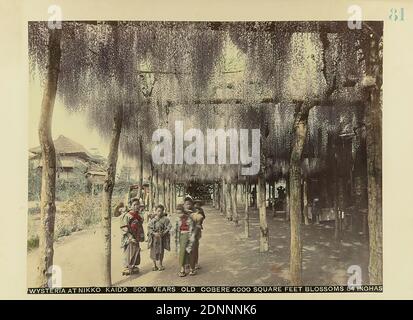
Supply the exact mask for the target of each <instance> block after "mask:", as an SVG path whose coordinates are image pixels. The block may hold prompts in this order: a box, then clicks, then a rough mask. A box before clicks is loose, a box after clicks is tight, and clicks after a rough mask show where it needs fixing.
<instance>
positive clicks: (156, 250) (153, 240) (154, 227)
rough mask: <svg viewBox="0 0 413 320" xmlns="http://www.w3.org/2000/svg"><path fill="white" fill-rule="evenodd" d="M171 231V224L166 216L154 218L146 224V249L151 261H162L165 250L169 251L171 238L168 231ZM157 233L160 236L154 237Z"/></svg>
mask: <svg viewBox="0 0 413 320" xmlns="http://www.w3.org/2000/svg"><path fill="white" fill-rule="evenodd" d="M171 229H172V225H171V222H170V221H169V219H168V218H167V217H166V215H163V216H161V217H160V218H159V219H158V218H156V217H154V218H152V219H151V220H150V221H149V224H148V249H150V257H151V259H152V260H154V261H157V260H163V256H164V252H165V250H168V251H169V250H171V237H170V234H169V231H170V230H171ZM155 233H159V234H160V236H158V237H157V236H155Z"/></svg>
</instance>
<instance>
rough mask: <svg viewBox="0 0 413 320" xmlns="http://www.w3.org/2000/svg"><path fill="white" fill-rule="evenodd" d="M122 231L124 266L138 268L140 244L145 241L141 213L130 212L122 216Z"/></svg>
mask: <svg viewBox="0 0 413 320" xmlns="http://www.w3.org/2000/svg"><path fill="white" fill-rule="evenodd" d="M120 228H121V231H122V239H121V248H122V249H123V266H124V267H125V268H129V269H133V268H136V267H137V266H138V265H139V264H140V261H141V256H140V251H141V249H140V246H139V242H142V241H144V240H145V234H144V231H143V219H142V217H141V215H140V214H139V212H134V211H129V212H125V213H123V214H122V215H121V216H120Z"/></svg>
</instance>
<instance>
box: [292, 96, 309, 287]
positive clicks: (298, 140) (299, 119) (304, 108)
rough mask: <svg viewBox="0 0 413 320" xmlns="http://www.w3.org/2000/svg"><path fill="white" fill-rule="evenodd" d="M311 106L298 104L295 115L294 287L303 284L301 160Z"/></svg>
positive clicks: (293, 190)
mask: <svg viewBox="0 0 413 320" xmlns="http://www.w3.org/2000/svg"><path fill="white" fill-rule="evenodd" d="M310 108H311V106H310V105H309V104H307V103H298V104H297V106H296V110H295V114H294V140H293V145H292V150H291V158H290V177H289V179H290V185H289V187H290V188H289V189H290V190H289V194H290V208H289V209H290V225H291V248H290V276H291V284H292V285H300V284H301V275H302V274H301V273H302V256H301V231H300V229H301V160H302V154H303V149H304V142H305V137H306V134H307V127H308V113H309V111H310Z"/></svg>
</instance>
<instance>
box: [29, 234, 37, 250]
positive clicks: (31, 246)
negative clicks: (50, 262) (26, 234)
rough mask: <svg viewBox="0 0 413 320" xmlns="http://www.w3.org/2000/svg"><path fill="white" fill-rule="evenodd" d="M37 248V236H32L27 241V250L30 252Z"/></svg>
mask: <svg viewBox="0 0 413 320" xmlns="http://www.w3.org/2000/svg"><path fill="white" fill-rule="evenodd" d="M38 247H39V236H38V235H36V236H32V237H30V238H29V239H27V250H28V251H30V250H32V249H34V248H38Z"/></svg>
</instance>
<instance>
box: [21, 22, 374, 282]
mask: <svg viewBox="0 0 413 320" xmlns="http://www.w3.org/2000/svg"><path fill="white" fill-rule="evenodd" d="M381 43H382V25H381V24H379V23H374V22H372V23H369V22H365V23H363V28H362V29H361V30H350V29H348V28H347V25H346V23H344V22H343V23H342V22H242V23H241V22H240V23H238V22H234V23H231V22H225V23H219V22H104V21H102V22H96V21H85V22H64V23H63V25H62V29H61V30H48V29H47V24H46V23H43V22H39V23H38V22H33V23H30V26H29V49H30V58H31V61H32V66H33V68H32V69H33V71H34V70H35V67H38V69H39V72H40V74H41V75H42V76H43V78H44V79H45V84H46V85H45V92H44V99H43V102H42V117H41V122H40V126H39V137H40V142H41V146H42V155H43V168H45V169H46V168H47V169H46V170H43V177H42V197H41V202H42V205H41V217H42V230H41V236H40V249H41V250H42V263H41V264H40V268H39V285H46V283H47V276H46V272H47V270H48V268H49V266H50V265H52V264H53V230H54V215H55V207H54V192H55V191H54V185H55V175H54V172H55V167H56V164H55V154H54V151H53V150H54V149H53V142H52V139H51V129H50V128H51V121H52V111H53V103H54V96H55V95H56V94H57V95H58V96H60V97H61V99H62V101H63V103H64V105H65V106H66V107H67V108H68V109H69V110H72V111H75V112H84V113H85V115H87V117H88V119H89V120H90V124H91V126H93V127H94V128H96V129H97V130H98V131H99V132H100V133H101V135H102V136H104V137H105V138H107V139H108V141H110V153H109V157H108V166H107V176H106V181H105V186H104V193H103V200H102V201H103V204H104V205H103V212H102V217H103V218H104V219H103V223H104V229H105V242H104V244H102V245H104V246H105V253H106V259H105V260H106V264H105V284H106V285H108V286H110V285H111V275H110V269H111V256H110V247H111V244H110V241H111V240H110V239H111V229H110V228H111V212H110V211H111V209H110V208H111V196H112V191H113V186H114V184H115V173H116V163H117V156H118V150H119V151H120V152H123V153H124V154H127V155H128V156H131V157H135V158H136V159H139V160H140V163H141V166H142V169H141V172H142V173H141V175H140V176H141V177H142V176H143V171H144V169H145V172H150V176H151V181H152V183H151V197H152V199H151V200H150V201H151V203H153V201H155V199H156V202H163V203H164V204H166V205H168V206H169V207H170V208H173V206H174V199H176V198H175V196H174V192H175V188H174V187H173V186H174V185H175V184H176V183H178V182H186V181H189V180H191V179H194V177H196V179H197V180H199V181H201V182H202V181H204V182H212V183H214V186H215V191H214V194H216V197H214V199H215V198H218V199H219V203H217V205H219V207H220V208H221V209H223V208H225V210H226V212H225V214H226V216H227V218H228V219H230V220H232V221H234V222H235V223H236V224H237V223H238V221H240V219H239V212H238V210H237V201H238V200H239V199H237V194H238V193H239V192H238V191H237V190H239V189H241V186H242V191H243V192H244V194H245V197H246V194H247V193H248V189H249V186H250V185H251V184H257V185H258V206H259V212H260V213H259V216H260V251H263V252H265V251H267V250H268V239H269V232H270V230H268V225H267V222H266V216H267V212H266V204H265V202H266V183H267V182H268V183H269V184H270V185H271V184H272V183H273V182H274V181H278V180H280V179H284V180H286V181H288V184H287V190H288V196H289V210H287V218H288V219H289V220H290V226H291V258H290V274H291V282H292V283H293V284H300V283H301V273H302V271H301V269H302V267H301V264H302V263H301V260H302V258H301V251H302V249H301V246H302V244H301V237H300V234H301V231H300V224H301V220H302V215H303V212H304V216H303V217H304V219H303V220H304V222H305V221H306V213H305V212H306V208H305V207H304V208H302V197H303V196H302V194H303V190H302V186H304V191H305V192H304V193H307V189H308V188H311V183H309V178H311V177H315V176H317V177H327V178H328V179H327V180H326V183H327V184H329V185H330V186H331V187H332V188H331V189H332V190H333V191H332V194H333V196H332V197H330V198H332V199H333V202H334V203H333V206H334V208H335V211H336V218H337V217H338V212H339V210H341V209H343V208H344V200H343V199H344V198H345V197H344V193H345V186H344V184H345V183H344V181H345V179H346V178H347V174H348V172H349V171H352V172H354V174H355V175H356V177H357V178H359V179H353V180H354V181H355V183H358V184H359V187H360V188H361V189H363V188H364V189H366V190H367V192H368V210H369V211H368V225H369V234H370V237H369V241H370V266H369V269H370V270H369V271H370V283H373V284H380V283H381V282H382V278H381V277H382V230H381V228H382V212H381V74H382V70H381V69H382V62H381ZM231 50H232V51H231ZM234 52H235V53H234ZM176 121H183V127H184V128H185V129H190V128H198V129H200V130H201V131H203V132H206V131H207V129H209V128H223V129H230V128H244V129H256V128H259V129H260V132H261V139H260V146H261V148H260V150H261V155H260V171H259V173H258V174H257V175H252V176H242V175H241V174H240V167H241V166H240V165H237V164H215V165H204V164H200V163H198V164H193V165H188V164H180V163H179V164H165V165H162V166H160V165H157V164H154V163H153V161H152V157H151V152H152V147H153V142H152V134H153V132H154V131H155V130H156V129H158V128H166V129H169V130H170V131H171V132H174V130H175V123H176ZM345 139H347V140H348V139H350V142H351V145H352V154H353V158H352V160H350V164H347V165H348V166H349V167H350V168H347V167H343V166H342V164H341V162H340V161H339V159H338V158H339V157H340V156H341V155H342V154H343V153H342V151H343V150H342V148H341V147H340V146H342V145H343V141H344V140H345ZM363 150H364V152H366V154H367V159H366V160H365V161H363V157H362V156H361V157H360V156H359V155H360V153H362V152H363ZM228 156H229V153H228ZM359 159H361V160H359ZM211 166H214V169H213V170H211ZM354 168H357V171H355V170H353V169H354ZM336 172H337V174H334V173H336ZM160 189H163V192H162V194H163V199H162V201H161V200H160ZM243 201H244V200H243ZM245 203H246V210H245V217H244V219H242V220H243V221H244V224H245V233H246V235H248V230H249V224H248V223H249V222H248V221H249V220H248V204H247V201H245ZM305 205H306V203H305V202H304V206H305ZM303 209H304V210H303ZM336 221H339V219H338V218H337V219H336ZM235 230H237V229H235ZM234 232H237V231H234Z"/></svg>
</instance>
